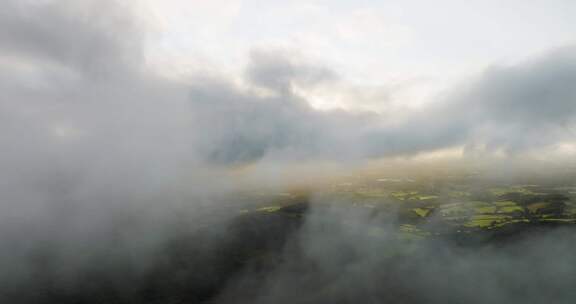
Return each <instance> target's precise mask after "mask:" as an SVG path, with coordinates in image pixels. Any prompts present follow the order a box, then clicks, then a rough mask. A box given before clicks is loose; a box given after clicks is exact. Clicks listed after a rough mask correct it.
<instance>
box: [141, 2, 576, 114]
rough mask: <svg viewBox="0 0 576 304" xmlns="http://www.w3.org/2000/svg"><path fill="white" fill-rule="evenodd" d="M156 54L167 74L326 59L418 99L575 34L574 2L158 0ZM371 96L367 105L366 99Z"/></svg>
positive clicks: (325, 104)
mask: <svg viewBox="0 0 576 304" xmlns="http://www.w3.org/2000/svg"><path fill="white" fill-rule="evenodd" d="M143 7H144V8H145V9H143V10H144V11H146V12H147V13H148V14H149V16H150V17H147V19H148V21H149V23H150V24H152V27H154V28H155V29H156V31H157V32H156V33H155V35H154V38H153V39H152V41H151V42H150V45H149V47H150V50H151V58H152V59H151V60H152V61H153V62H158V63H159V64H160V65H161V66H164V68H167V69H168V70H169V71H168V73H173V72H174V71H182V72H185V71H186V70H197V69H215V70H217V71H218V72H223V71H225V72H226V73H232V74H235V73H238V72H239V71H238V69H239V67H241V66H242V64H243V63H245V62H246V57H247V54H248V53H249V52H250V50H252V49H267V48H268V49H269V48H280V49H284V50H287V51H290V52H294V53H297V54H298V55H300V56H305V57H307V58H309V59H310V60H314V61H317V62H320V63H322V64H324V65H327V66H329V67H330V68H331V69H333V70H335V71H336V72H337V73H338V75H341V77H343V78H344V79H345V81H346V82H349V83H354V84H356V85H360V86H370V87H376V88H380V89H382V88H388V89H390V88H391V87H392V88H394V90H395V95H396V96H395V97H396V98H398V99H401V100H400V101H397V102H399V103H404V104H419V103H424V102H428V101H430V99H431V98H430V96H431V95H434V94H437V93H438V92H439V91H441V90H442V89H446V88H447V87H449V86H452V85H455V84H456V83H458V82H460V81H463V80H464V79H466V78H469V77H473V76H474V75H475V74H476V73H478V72H479V71H481V70H482V69H485V68H486V67H488V66H491V65H508V64H514V63H518V62H521V61H522V60H526V59H528V58H532V57H534V56H537V55H539V54H540V53H542V52H544V51H547V50H549V49H552V48H556V47H561V46H564V45H566V44H569V43H573V42H574V40H575V39H576V38H574V37H576V35H575V31H576V30H575V29H576V21H574V20H575V18H574V14H575V13H574V12H576V4H575V3H574V2H573V1H568V0H551V1H544V0H529V1H517V0H511V1H506V2H502V1H493V0H489V1H457V0H440V1H418V0H407V1H398V0H392V1H370V0H363V1H321V0H312V1H299V0H296V1H253V0H246V1H242V0H216V1H198V0H195V1H178V0H168V1H155V0H143ZM323 93H324V95H322V94H321V93H320V92H316V96H314V97H316V98H312V100H313V102H314V105H315V106H317V107H321V108H333V107H360V108H368V109H370V108H372V109H374V108H376V109H378V101H372V100H370V101H364V102H363V101H358V100H338V101H334V99H338V97H337V96H331V95H330V94H327V93H326V92H323ZM364 103H365V104H364Z"/></svg>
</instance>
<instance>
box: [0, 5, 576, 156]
mask: <svg viewBox="0 0 576 304" xmlns="http://www.w3.org/2000/svg"><path fill="white" fill-rule="evenodd" d="M1 4H2V7H1V8H2V9H1V10H0V68H1V69H0V80H1V81H0V86H1V87H2V90H3V94H2V96H0V106H1V108H0V110H1V112H0V115H2V116H3V117H5V119H4V120H3V121H2V122H0V123H2V124H4V128H3V129H2V132H3V133H2V135H3V136H2V137H0V140H7V139H10V140H12V141H14V140H16V139H17V140H16V142H22V141H23V140H25V141H26V140H27V141H28V143H27V144H28V145H30V146H26V145H23V147H22V149H24V148H26V149H28V150H30V151H39V149H45V148H54V149H57V150H58V149H63V146H60V143H61V141H62V140H65V141H66V143H67V144H72V143H74V144H77V145H78V146H82V147H85V146H86V145H94V147H95V148H96V147H104V146H105V147H109V146H110V145H116V146H117V147H118V149H119V150H118V152H119V153H120V152H122V153H127V152H129V154H138V155H139V158H140V159H141V160H142V161H145V160H146V161H147V163H150V162H149V160H148V158H149V157H156V156H158V162H159V164H162V165H164V164H166V162H165V161H166V159H165V157H166V158H167V159H170V161H171V162H173V165H174V166H178V164H179V163H181V162H183V161H184V160H183V159H186V162H190V161H192V160H193V161H194V162H201V163H203V162H205V161H211V162H217V163H230V162H232V163H237V162H247V161H248V162H253V161H257V160H269V159H272V160H274V161H276V160H287V159H290V160H304V159H311V158H313V159H318V158H320V159H337V160H344V159H365V158H379V157H386V156H413V155H418V154H422V153H428V152H434V151H440V150H447V149H448V150H451V149H452V150H453V149H456V150H457V151H460V152H461V151H464V152H466V153H468V154H474V155H475V154H477V153H481V154H483V153H488V154H498V155H507V156H512V155H519V154H526V153H528V154H529V153H532V154H535V155H544V154H542V151H543V150H546V151H547V152H548V153H549V152H554V153H556V152H558V151H562V152H566V151H572V152H574V151H576V145H574V141H575V136H576V131H575V130H576V102H575V100H576V87H575V86H574V85H573V84H574V83H576V59H575V58H576V52H575V47H574V43H575V42H576V41H574V40H575V38H574V37H576V24H575V22H576V21H575V20H576V18H574V17H576V16H575V15H576V2H574V1H568V0H564V1H563V0H547V1H544V0H524V1H516V0H510V1H506V2H505V4H504V2H503V1H492V0H488V1H456V0H439V1H415V0H403V1H321V0H317V1H313V0H310V1H300V0H295V1H256V0H246V1H241V0H214V1H177V0H163V1H160V0H138V1H120V0H118V1H114V0H106V1H104V0H102V1H94V0H77V1H76V0H58V1H56V0H22V1H16V0H3V1H2V2H1ZM15 130H18V132H16V131H15ZM26 132H28V133H26ZM41 134H44V135H41ZM151 134H156V136H150V135H151ZM41 140H44V142H42V141H41ZM9 142H10V141H9ZM11 145H14V144H13V143H12V144H11ZM52 145H55V146H54V147H52ZM35 146H38V149H36V148H32V147H35ZM66 149H68V147H66ZM17 150H18V149H17V148H15V149H14V151H17ZM89 151H94V149H92V150H89ZM76 152H78V151H76ZM76 152H74V153H76ZM78 153H79V154H82V153H83V152H82V153H80V152H78ZM152 154H155V155H154V156H153V155H152ZM156 154H157V155H156ZM546 155H548V154H546ZM14 156H17V157H21V156H22V155H21V154H20V153H18V152H16V154H14ZM82 156H83V157H88V156H86V155H84V154H82ZM160 156H161V157H160ZM180 158H183V159H180ZM10 163H14V162H13V161H10Z"/></svg>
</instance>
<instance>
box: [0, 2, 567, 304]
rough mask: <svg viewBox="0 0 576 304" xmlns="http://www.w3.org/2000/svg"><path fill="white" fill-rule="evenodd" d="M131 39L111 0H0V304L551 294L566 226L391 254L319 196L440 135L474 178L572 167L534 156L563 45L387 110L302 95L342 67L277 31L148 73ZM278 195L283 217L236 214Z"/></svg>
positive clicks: (138, 25)
mask: <svg viewBox="0 0 576 304" xmlns="http://www.w3.org/2000/svg"><path fill="white" fill-rule="evenodd" d="M150 35H151V34H150V33H149V32H148V31H147V24H146V22H145V18H144V17H143V16H140V15H139V11H138V10H137V9H136V5H133V4H131V3H129V2H126V1H124V2H122V1H111V0H110V1H109V0H106V1H84V0H82V1H72V0H63V1H17V0H3V1H1V2H0V91H1V92H2V94H0V145H1V147H2V152H1V153H0V243H1V244H2V248H3V250H2V252H1V253H0V269H2V271H0V299H1V300H2V301H3V302H7V303H53V302H63V303H102V302H107V303H324V302H330V303H357V302H364V303H371V302H374V303H382V302H391V303H436V302H440V301H442V302H444V303H445V302H449V303H461V302H463V301H465V302H473V303H474V302H478V303H520V302H523V303H543V302H545V301H549V299H551V298H552V299H555V301H553V302H554V303H569V302H570V299H571V298H573V296H574V292H573V291H571V289H570V286H569V285H570V282H571V281H572V280H573V279H574V276H575V272H574V271H573V270H572V268H574V267H571V266H573V265H574V262H575V261H574V260H573V258H572V257H571V256H570V254H569V253H570V252H572V249H574V248H572V247H573V245H572V244H573V243H574V242H573V241H574V240H573V236H572V233H571V232H570V231H569V229H568V228H565V229H561V230H558V231H556V230H554V231H551V232H548V231H546V232H539V233H535V234H534V235H529V236H526V237H522V238H520V239H518V240H514V241H513V242H510V243H507V244H504V245H498V246H495V247H492V246H487V247H486V246H482V248H481V249H479V250H476V249H470V248H468V247H466V248H461V247H460V245H457V244H453V243H451V242H450V241H448V240H444V239H443V238H438V239H433V240H429V241H426V242H424V243H422V244H418V245H417V246H419V247H418V250H416V249H412V250H413V251H411V252H417V253H414V254H412V255H410V257H409V258H403V257H399V256H397V255H396V254H387V253H386V252H389V251H394V249H391V248H392V247H395V246H397V245H396V243H397V242H398V240H397V239H396V236H395V232H397V229H398V228H397V227H396V225H395V224H397V223H398V220H397V217H398V211H397V210H392V211H390V210H389V211H390V212H388V213H372V212H369V210H364V209H362V208H360V209H359V208H356V207H351V206H348V205H347V204H352V205H353V203H354V201H353V200H350V199H347V198H333V197H324V196H323V193H324V192H325V190H326V189H327V188H329V187H330V186H329V184H330V183H332V182H333V181H335V180H336V181H338V182H340V180H342V179H346V178H348V177H349V176H356V175H358V176H360V175H363V174H364V173H365V172H364V171H363V170H366V168H371V169H373V170H376V169H375V168H381V169H380V170H381V171H382V172H384V173H386V174H392V173H391V172H394V174H397V173H398V172H403V171H405V172H408V171H410V170H412V171H411V172H418V171H422V172H428V171H426V170H425V169H419V168H424V167H425V166H426V163H420V162H419V157H422V156H426V155H429V154H431V153H435V152H438V151H443V150H446V149H461V150H462V151H463V152H462V153H461V154H462V156H458V157H452V156H447V157H445V158H442V161H443V162H442V161H441V162H439V163H440V164H441V165H446V164H448V165H446V167H450V166H452V165H454V166H460V165H461V164H462V163H465V164H466V165H465V167H466V168H472V169H470V170H472V171H474V172H475V170H477V168H479V167H480V168H482V172H483V174H485V175H484V176H487V179H488V180H499V178H501V179H503V180H506V182H509V183H512V181H514V182H515V181H517V180H519V179H521V177H522V173H520V172H525V171H522V170H523V169H526V168H528V169H529V170H534V171H539V169H540V168H541V167H539V165H538V164H540V163H538V164H537V163H536V158H534V157H533V156H534V155H538V156H539V157H538V159H540V160H541V159H542V158H546V157H547V156H549V158H550V159H552V161H551V162H550V163H548V162H545V164H544V167H546V169H543V170H542V171H539V173H540V174H541V173H542V172H548V171H550V176H557V171H556V168H557V166H559V167H563V166H564V167H568V165H572V164H573V158H572V156H573V154H570V153H568V154H566V155H564V154H562V155H561V156H558V155H557V154H556V153H557V152H558V150H559V147H560V146H562V145H568V146H570V145H572V144H573V142H574V139H575V138H574V136H575V133H574V132H573V131H572V130H573V129H574V127H575V123H576V120H575V119H576V106H575V105H576V103H575V102H574V101H575V99H576V89H575V88H574V86H573V85H572V84H573V83H574V81H576V60H574V59H576V58H575V54H576V52H575V49H574V47H573V46H570V45H567V46H564V47H561V48H555V49H552V50H550V51H548V52H545V53H544V54H541V55H539V56H536V57H535V58H533V59H531V60H527V61H523V62H520V63H516V64H511V65H502V66H498V65H495V66H492V67H489V68H487V69H486V70H485V71H484V72H482V73H480V74H479V75H476V76H475V77H471V78H469V79H464V80H462V82H461V83H460V84H459V85H457V86H455V87H453V88H450V89H448V90H446V91H445V92H442V93H441V94H437V96H434V97H433V98H432V100H430V101H429V102H427V103H426V104H425V105H424V106H423V108H420V109H415V110H410V111H407V112H402V113H398V112H396V110H395V109H391V110H389V111H383V112H378V111H365V110H354V109H331V110H320V109H318V108H315V107H313V106H312V102H311V101H310V100H308V97H307V96H308V95H307V94H304V93H303V92H313V91H314V90H315V89H318V88H322V89H323V90H326V89H328V90H329V91H331V92H332V93H334V94H338V93H339V92H340V91H339V90H341V89H342V87H343V85H342V84H343V83H346V81H347V80H346V75H342V74H341V73H339V72H338V71H337V70H336V69H333V68H331V67H330V66H328V65H324V64H323V63H322V62H318V61H314V60H310V59H308V58H307V57H306V56H304V55H301V54H300V53H299V52H297V51H295V50H291V49H278V48H267V47H254V48H253V49H252V51H251V52H250V53H249V54H246V64H245V66H243V67H242V68H241V69H242V73H241V74H240V75H239V76H232V75H226V74H223V73H222V74H218V73H216V74H214V73H203V72H193V73H190V75H186V76H182V77H167V76H166V71H163V72H160V71H158V70H157V67H154V66H153V65H151V64H149V60H150V58H149V57H148V56H149V55H148V54H147V45H148V43H149V41H150V40H149V39H150V38H149V36H150ZM349 86H351V87H354V86H355V84H349ZM391 118H393V119H391ZM574 130H576V129H574ZM572 153H573V151H572ZM542 155H544V157H542ZM446 159H447V160H446ZM388 161H390V162H392V163H394V166H392V167H393V168H392V167H389V166H386V165H384V166H383V167H380V166H381V164H382V163H381V162H384V163H385V164H387V162H388ZM395 162H399V163H400V165H398V164H396V163H395ZM469 162H470V163H472V165H469ZM552 163H553V166H555V167H554V169H547V168H548V167H547V166H548V165H549V164H552ZM559 164H560V165H559ZM412 167H416V169H407V168H412ZM534 168H536V169H534ZM569 168H571V167H569ZM521 169H522V170H521ZM432 171H433V170H432ZM432 171H430V172H432ZM422 172H420V173H422ZM530 172H533V171H530ZM394 174H392V175H394ZM566 174H567V175H568V173H566ZM400 175H402V174H400ZM502 175H504V176H505V177H502ZM519 176H520V177H519ZM560 176H561V177H559V178H558V180H560V181H565V180H566V179H567V178H566V175H562V174H560ZM392 177H393V178H397V176H396V175H394V176H392ZM496 177H498V178H496ZM402 178H404V176H402ZM255 193H256V194H255ZM279 193H280V194H279ZM286 193H290V195H291V196H290V199H291V200H295V201H296V204H295V206H296V207H295V208H296V209H298V208H299V209H298V212H301V213H298V215H297V216H293V217H284V216H281V215H275V214H272V215H270V217H262V218H260V217H259V216H255V217H251V216H252V215H251V214H252V213H250V212H252V210H254V209H258V208H261V207H262V206H267V205H268V204H269V203H268V202H269V201H274V200H281V198H283V197H286ZM294 193H297V194H294ZM278 197H280V199H279V198H278ZM294 197H295V198H294ZM291 202H292V201H291ZM247 210H248V211H247ZM246 212H248V214H249V215H248V216H246ZM290 212H292V211H290ZM432 222H434V221H432ZM430 225H433V223H432V224H430ZM259 227H262V228H259ZM261 230H264V231H267V232H266V233H264V232H262V231H261ZM374 231H377V232H376V233H375V232H374ZM410 246H412V245H410ZM414 246H416V245H414ZM254 248H256V249H254ZM256 251H257V252H256ZM268 251H269V252H272V253H273V254H272V253H267V254H266V255H267V256H268V255H271V256H274V257H273V258H270V259H268V258H264V259H260V260H259V259H256V260H257V261H256V262H254V261H253V260H252V259H251V258H250V259H247V260H244V258H245V257H246V256H251V254H253V253H254V252H256V253H257V254H260V253H262V252H268ZM381 253H382V254H381ZM259 263H260V264H259ZM438 277H441V278H442V279H441V280H438V279H437V278H438ZM493 278H496V279H495V280H493ZM380 282H384V284H383V285H382V284H380ZM382 286H385V288H384V287H382Z"/></svg>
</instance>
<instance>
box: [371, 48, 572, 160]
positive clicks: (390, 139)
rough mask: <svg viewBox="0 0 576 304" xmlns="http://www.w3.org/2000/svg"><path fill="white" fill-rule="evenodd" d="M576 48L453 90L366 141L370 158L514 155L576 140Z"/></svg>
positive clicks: (493, 72)
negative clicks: (455, 151)
mask: <svg viewBox="0 0 576 304" xmlns="http://www.w3.org/2000/svg"><path fill="white" fill-rule="evenodd" d="M575 55H576V51H575V49H574V47H565V48H562V49H558V50H554V51H552V52H549V53H548V54H545V55H543V56H541V57H539V58H536V59H534V60H532V61H528V62H523V63H520V64H517V65H513V66H505V67H492V68H490V69H488V70H486V71H485V72H484V73H483V74H482V75H480V77H478V78H477V79H475V80H472V81H468V82H464V83H463V84H462V85H461V86H459V87H455V88H453V89H452V90H451V91H449V92H448V93H446V94H445V95H446V96H444V97H441V98H439V100H437V101H435V102H433V103H430V104H429V106H428V107H427V108H425V109H424V110H422V111H421V112H418V113H415V114H414V115H412V117H409V118H408V119H406V120H405V121H404V122H403V123H401V124H399V125H397V126H395V127H392V128H388V129H385V130H381V131H377V132H375V133H374V134H372V135H370V137H369V139H368V140H367V141H368V142H369V143H370V144H369V145H370V146H371V147H370V148H369V153H370V154H371V155H386V154H390V155H394V154H411V153H418V152H421V151H426V150H432V149H440V148H445V147H450V146H458V145H469V146H472V145H476V146H478V147H483V149H485V150H486V152H490V151H494V150H498V149H501V150H504V151H506V152H507V153H508V154H510V155H514V154H517V153H522V152H526V151H530V150H533V149H541V148H546V147H550V146H553V145H555V144H557V143H559V142H562V141H574V140H575V138H574V135H573V133H572V132H570V131H569V130H570V128H571V127H573V126H574V123H575V122H576V121H575V119H576V103H575V102H574V100H576V91H575V89H574V86H572V85H571V83H573V82H574V80H575V79H576V65H575V64H574V58H575Z"/></svg>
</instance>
